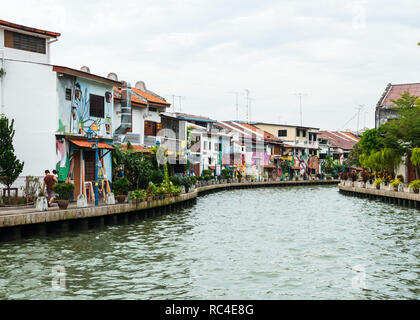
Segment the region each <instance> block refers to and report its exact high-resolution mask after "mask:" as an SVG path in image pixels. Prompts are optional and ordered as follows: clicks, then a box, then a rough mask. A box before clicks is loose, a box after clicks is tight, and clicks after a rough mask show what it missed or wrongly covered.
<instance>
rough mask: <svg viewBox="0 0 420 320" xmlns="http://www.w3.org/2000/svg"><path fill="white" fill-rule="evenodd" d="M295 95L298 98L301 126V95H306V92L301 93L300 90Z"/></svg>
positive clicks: (301, 124)
mask: <svg viewBox="0 0 420 320" xmlns="http://www.w3.org/2000/svg"><path fill="white" fill-rule="evenodd" d="M295 96H297V97H298V98H299V112H300V126H303V122H302V97H306V96H307V94H306V93H302V92H298V93H295Z"/></svg>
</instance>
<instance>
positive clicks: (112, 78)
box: [106, 72, 118, 81]
mask: <svg viewBox="0 0 420 320" xmlns="http://www.w3.org/2000/svg"><path fill="white" fill-rule="evenodd" d="M106 77H107V78H108V79H111V80H114V81H118V76H117V74H116V73H115V72H110V73H108V75H107V76H106Z"/></svg>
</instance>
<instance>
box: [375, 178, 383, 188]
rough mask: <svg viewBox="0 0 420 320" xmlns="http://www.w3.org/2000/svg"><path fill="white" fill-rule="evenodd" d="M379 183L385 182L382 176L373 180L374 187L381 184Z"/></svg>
mask: <svg viewBox="0 0 420 320" xmlns="http://www.w3.org/2000/svg"><path fill="white" fill-rule="evenodd" d="M381 183H385V180H384V179H382V178H377V179H376V180H375V182H374V184H375V187H377V186H380V185H381Z"/></svg>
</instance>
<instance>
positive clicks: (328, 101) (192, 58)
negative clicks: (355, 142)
mask: <svg viewBox="0 0 420 320" xmlns="http://www.w3.org/2000/svg"><path fill="white" fill-rule="evenodd" d="M1 5H2V10H1V15H0V19H3V20H7V21H12V22H16V23H19V24H23V25H28V26H31V27H37V28H42V29H46V30H51V31H57V32H60V33H61V35H62V36H61V37H60V40H59V41H58V42H56V43H54V44H53V58H52V63H54V64H59V65H65V66H69V67H73V68H80V67H81V66H82V65H87V66H89V67H90V70H91V72H92V73H95V74H99V75H102V76H106V75H107V74H108V73H109V72H111V71H112V72H115V73H117V75H118V77H119V79H120V80H126V81H128V82H130V83H131V84H132V85H134V84H135V83H136V81H138V80H143V81H145V83H146V86H147V88H148V89H150V90H152V91H155V92H156V93H158V94H160V95H162V96H164V97H166V98H167V100H168V101H169V102H171V103H172V97H171V95H177V96H182V98H181V99H180V98H178V97H176V98H175V108H176V110H177V111H179V108H180V107H181V109H182V112H188V113H194V114H199V115H208V116H210V117H213V118H216V119H219V120H232V119H235V118H236V112H235V95H234V94H232V93H231V92H240V95H239V118H240V120H245V117H246V108H245V106H246V99H245V95H244V94H245V89H248V90H249V91H250V94H249V97H250V98H252V100H250V101H251V113H250V118H251V121H264V122H281V123H287V124H299V123H300V115H299V99H298V97H297V96H296V93H304V94H305V95H304V96H303V97H302V108H303V125H307V126H314V127H320V128H323V129H330V130H331V129H332V130H336V129H352V130H355V129H356V127H357V116H355V115H356V113H357V107H358V106H359V105H364V109H363V110H362V111H361V112H360V117H359V126H360V127H363V126H364V124H366V126H367V127H372V126H374V108H375V104H376V102H377V101H378V99H379V97H380V96H381V94H382V92H383V90H384V89H385V87H386V85H387V83H389V82H391V83H407V82H420V73H419V72H418V66H419V65H420V46H417V42H419V41H420V24H419V22H418V13H419V12H420V2H419V1H418V0H413V1H408V0H399V1H384V0H381V1H373V0H367V1H350V0H349V1H347V0H341V1H326V0H325V1H322V0H318V1H313V0H300V1H291V0H287V1H286V0H285V1H279V0H277V1H270V0H260V1H256V0H254V1H250V0H240V1H235V0H230V1H219V0H207V1H194V0H176V1H172V0H166V1H163V0H150V1H149V0H140V1H131V0H119V1H114V0H101V1H96V0H94V1H86V0H85V1H80V0H72V1H52V0H37V1H2V3H1ZM180 100H181V103H179V101H180Z"/></svg>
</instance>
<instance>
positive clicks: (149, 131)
mask: <svg viewBox="0 0 420 320" xmlns="http://www.w3.org/2000/svg"><path fill="white" fill-rule="evenodd" d="M160 129H162V124H161V123H157V122H153V121H145V122H144V135H145V136H152V137H156V135H157V132H158V131H159V130H160Z"/></svg>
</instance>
